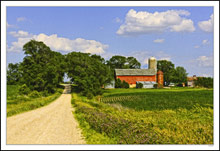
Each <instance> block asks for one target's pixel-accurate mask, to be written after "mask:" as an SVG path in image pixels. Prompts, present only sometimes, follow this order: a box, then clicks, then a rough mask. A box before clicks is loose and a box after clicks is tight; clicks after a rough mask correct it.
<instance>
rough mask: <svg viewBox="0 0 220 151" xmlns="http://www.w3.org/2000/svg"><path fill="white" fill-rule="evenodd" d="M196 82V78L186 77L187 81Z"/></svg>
mask: <svg viewBox="0 0 220 151" xmlns="http://www.w3.org/2000/svg"><path fill="white" fill-rule="evenodd" d="M193 80H197V77H187V81H193Z"/></svg>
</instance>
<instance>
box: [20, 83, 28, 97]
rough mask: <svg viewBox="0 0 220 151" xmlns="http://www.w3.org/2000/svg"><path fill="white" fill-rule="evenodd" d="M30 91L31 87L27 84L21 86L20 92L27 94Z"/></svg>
mask: <svg viewBox="0 0 220 151" xmlns="http://www.w3.org/2000/svg"><path fill="white" fill-rule="evenodd" d="M29 92H30V89H29V88H28V87H27V85H26V84H23V85H22V86H21V87H20V88H19V94H24V95H27V94H28V93H29Z"/></svg>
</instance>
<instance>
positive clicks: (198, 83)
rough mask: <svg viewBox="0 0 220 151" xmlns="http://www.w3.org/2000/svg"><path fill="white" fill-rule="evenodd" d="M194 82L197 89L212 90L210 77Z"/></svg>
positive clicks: (199, 78)
mask: <svg viewBox="0 0 220 151" xmlns="http://www.w3.org/2000/svg"><path fill="white" fill-rule="evenodd" d="M194 82H195V85H196V86H198V87H205V88H213V78H211V77H198V78H197V80H195V81H194Z"/></svg>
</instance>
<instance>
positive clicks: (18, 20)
mask: <svg viewBox="0 0 220 151" xmlns="http://www.w3.org/2000/svg"><path fill="white" fill-rule="evenodd" d="M25 20H26V18H25V17H18V18H17V22H21V21H25Z"/></svg>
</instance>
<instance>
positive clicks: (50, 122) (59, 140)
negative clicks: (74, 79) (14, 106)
mask: <svg viewBox="0 0 220 151" xmlns="http://www.w3.org/2000/svg"><path fill="white" fill-rule="evenodd" d="M68 91H69V89H68V86H66V89H65V90H64V94H62V95H61V96H60V97H59V98H58V99H57V100H55V101H54V102H52V103H51V104H49V105H47V106H45V107H42V108H38V109H36V110H32V111H29V112H25V113H22V114H19V115H15V116H12V117H9V118H7V144H85V141H84V139H83V138H82V135H81V131H80V129H79V128H78V123H77V121H76V120H75V119H74V117H73V114H72V111H73V108H72V105H71V94H67V93H68Z"/></svg>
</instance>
